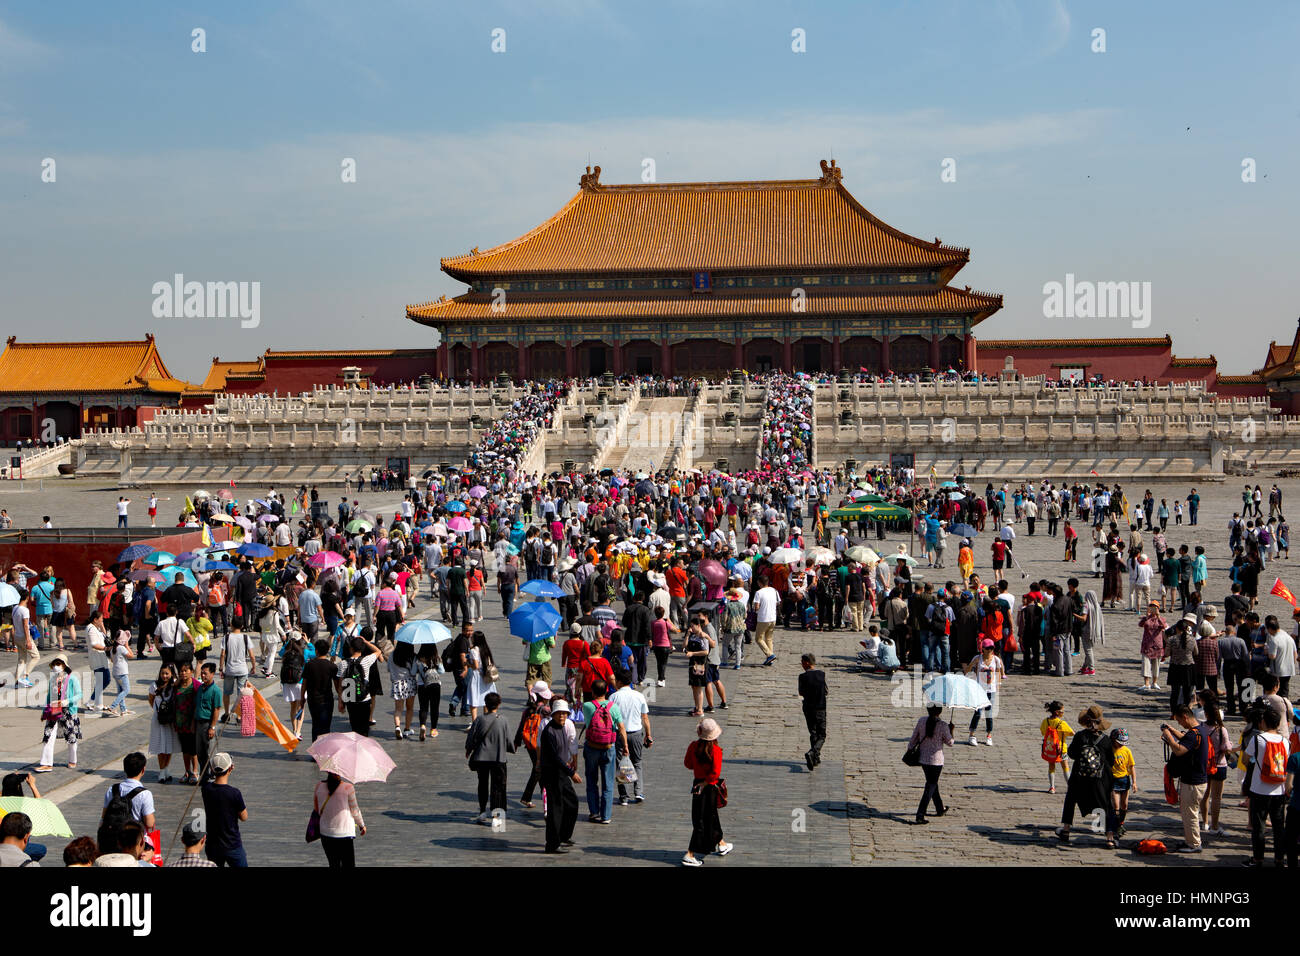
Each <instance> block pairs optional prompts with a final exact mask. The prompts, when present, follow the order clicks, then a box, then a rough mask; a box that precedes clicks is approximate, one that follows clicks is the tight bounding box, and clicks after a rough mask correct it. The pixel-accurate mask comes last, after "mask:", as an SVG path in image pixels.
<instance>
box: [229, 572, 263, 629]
mask: <svg viewBox="0 0 1300 956" xmlns="http://www.w3.org/2000/svg"><path fill="white" fill-rule="evenodd" d="M231 591H233V592H234V596H235V600H236V601H237V602H238V603H239V604H240V606H241V607H242V608H243V611H244V613H243V616H242V617H241V618H240V619H239V622H238V623H239V626H240V627H250V626H251V625H252V623H253V614H254V613H255V612H256V610H257V603H258V602H257V575H255V574H254V573H253V564H252V562H251V561H247V560H246V561H244V564H243V567H242V568H241V569H240V571H239V573H238V574H236V575H235V580H234V581H233V582H232V583H231ZM232 614H233V612H232ZM234 625H235V621H234V620H233V618H232V620H231V626H232V627H233V626H234Z"/></svg>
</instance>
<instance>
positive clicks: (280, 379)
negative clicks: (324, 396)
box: [225, 349, 438, 395]
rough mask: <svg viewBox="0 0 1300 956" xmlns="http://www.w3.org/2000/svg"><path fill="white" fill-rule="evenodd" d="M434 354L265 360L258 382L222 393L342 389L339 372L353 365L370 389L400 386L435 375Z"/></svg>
mask: <svg viewBox="0 0 1300 956" xmlns="http://www.w3.org/2000/svg"><path fill="white" fill-rule="evenodd" d="M437 354H438V353H437V351H436V350H434V349H428V350H427V351H425V350H421V351H419V352H415V353H411V354H405V355H393V356H351V355H348V356H337V357H333V356H332V357H328V358H317V359H282V358H276V357H275V356H268V357H267V359H266V378H265V379H264V380H262V381H252V382H250V381H238V380H236V381H231V382H227V383H226V388H225V391H227V392H231V393H234V394H238V395H246V394H250V393H254V392H264V393H270V392H278V393H279V394H281V395H293V394H297V393H298V392H309V391H311V389H312V388H314V387H315V386H317V385H342V384H343V369H344V368H346V367H347V366H350V365H353V366H356V367H357V368H359V369H361V376H362V378H365V379H368V380H369V381H370V383H371V384H372V385H385V386H386V385H404V384H408V383H410V382H414V381H415V380H416V379H418V378H419V377H420V376H421V375H426V374H427V375H436V372H437Z"/></svg>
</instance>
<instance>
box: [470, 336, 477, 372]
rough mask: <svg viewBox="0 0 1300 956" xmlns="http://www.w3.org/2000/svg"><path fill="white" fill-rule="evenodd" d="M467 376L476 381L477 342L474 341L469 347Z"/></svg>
mask: <svg viewBox="0 0 1300 956" xmlns="http://www.w3.org/2000/svg"><path fill="white" fill-rule="evenodd" d="M469 377H470V379H471V380H473V381H475V382H477V381H478V342H474V343H472V344H471V345H470V347H469Z"/></svg>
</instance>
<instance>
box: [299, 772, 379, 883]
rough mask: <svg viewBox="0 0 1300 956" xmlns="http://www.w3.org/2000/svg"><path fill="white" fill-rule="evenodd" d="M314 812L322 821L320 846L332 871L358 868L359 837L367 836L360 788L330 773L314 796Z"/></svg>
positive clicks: (319, 784)
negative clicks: (358, 794) (359, 794)
mask: <svg viewBox="0 0 1300 956" xmlns="http://www.w3.org/2000/svg"><path fill="white" fill-rule="evenodd" d="M312 812H313V813H314V814H316V815H317V816H318V818H319V821H320V822H319V828H320V845H321V849H323V850H324V851H325V859H326V860H327V861H328V862H329V865H330V867H355V866H356V865H357V861H356V840H357V837H358V836H365V835H366V821H365V820H364V819H362V816H361V808H360V807H359V806H357V791H356V787H354V786H352V784H350V783H348V782H347V781H346V780H344V779H343V778H342V777H340V776H339V775H338V774H337V773H327V774H326V775H325V779H324V780H322V781H321V782H320V783H318V784H316V790H315V792H314V793H313V794H312Z"/></svg>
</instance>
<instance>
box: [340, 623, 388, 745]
mask: <svg viewBox="0 0 1300 956" xmlns="http://www.w3.org/2000/svg"><path fill="white" fill-rule="evenodd" d="M383 656H384V655H383V652H382V651H380V650H379V648H378V647H376V646H375V645H374V644H371V643H370V642H369V641H368V640H366V639H365V638H364V637H361V636H357V637H354V638H353V639H352V643H351V644H350V645H349V646H348V656H347V657H345V658H343V659H342V660H340V661H339V662H338V664H337V665H336V666H335V670H336V673H335V676H334V690H335V692H336V693H337V694H338V699H339V713H340V714H347V715H348V724H349V725H350V727H351V729H352V732H353V733H354V734H360V735H361V736H362V737H369V736H370V670H371V668H373V667H374V666H375V662H376V661H379V660H382V659H383Z"/></svg>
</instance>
